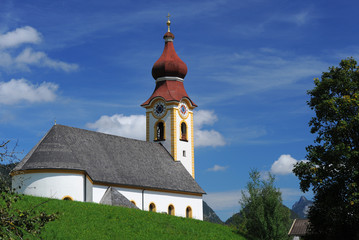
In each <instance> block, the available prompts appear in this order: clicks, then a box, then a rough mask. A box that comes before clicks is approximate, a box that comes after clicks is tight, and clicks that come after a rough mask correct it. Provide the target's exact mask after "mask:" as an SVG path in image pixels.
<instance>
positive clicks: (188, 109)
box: [177, 102, 190, 119]
mask: <svg viewBox="0 0 359 240" xmlns="http://www.w3.org/2000/svg"><path fill="white" fill-rule="evenodd" d="M182 103H184V104H185V105H186V106H187V111H188V113H187V114H186V115H185V116H182V114H181V110H180V106H181V104H182ZM177 107H178V114H179V116H180V117H181V118H182V119H187V118H188V116H189V114H190V108H189V107H188V104H187V103H185V102H180V103H179V104H178V106H177Z"/></svg>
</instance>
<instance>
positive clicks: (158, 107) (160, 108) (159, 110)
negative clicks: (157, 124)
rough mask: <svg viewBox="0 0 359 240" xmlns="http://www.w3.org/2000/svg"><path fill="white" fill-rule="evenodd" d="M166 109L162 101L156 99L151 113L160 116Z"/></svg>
mask: <svg viewBox="0 0 359 240" xmlns="http://www.w3.org/2000/svg"><path fill="white" fill-rule="evenodd" d="M165 111H166V105H165V103H164V102H163V101H158V102H157V103H156V104H155V105H154V107H153V113H154V115H155V116H156V117H162V116H163V115H164V113H165Z"/></svg>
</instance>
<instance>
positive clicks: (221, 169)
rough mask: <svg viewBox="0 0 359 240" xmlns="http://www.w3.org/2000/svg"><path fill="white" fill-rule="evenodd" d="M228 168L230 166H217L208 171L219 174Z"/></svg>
mask: <svg viewBox="0 0 359 240" xmlns="http://www.w3.org/2000/svg"><path fill="white" fill-rule="evenodd" d="M227 168H228V166H220V165H217V164H215V165H214V166H213V167H212V168H208V169H207V171H209V172H219V171H225V170H226V169H227Z"/></svg>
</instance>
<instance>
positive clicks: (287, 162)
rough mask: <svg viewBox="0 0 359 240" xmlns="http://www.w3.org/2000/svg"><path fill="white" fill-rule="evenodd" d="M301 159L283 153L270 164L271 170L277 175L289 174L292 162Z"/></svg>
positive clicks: (294, 162)
mask: <svg viewBox="0 0 359 240" xmlns="http://www.w3.org/2000/svg"><path fill="white" fill-rule="evenodd" d="M301 161H306V160H301ZM301 161H298V160H296V159H294V158H293V157H292V156H291V155H289V154H283V155H281V156H280V157H279V158H278V160H277V161H275V162H274V163H273V164H272V167H271V172H272V173H274V174H278V175H287V174H291V173H292V170H293V167H294V164H296V163H297V162H301Z"/></svg>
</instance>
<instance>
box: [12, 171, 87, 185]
mask: <svg viewBox="0 0 359 240" xmlns="http://www.w3.org/2000/svg"><path fill="white" fill-rule="evenodd" d="M28 173H72V174H79V175H86V178H87V179H88V180H89V181H90V182H91V183H92V184H93V180H92V179H91V177H90V176H89V175H87V173H86V172H85V171H83V170H72V169H29V170H21V171H14V172H11V173H10V175H11V176H12V177H13V176H16V175H21V174H28Z"/></svg>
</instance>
